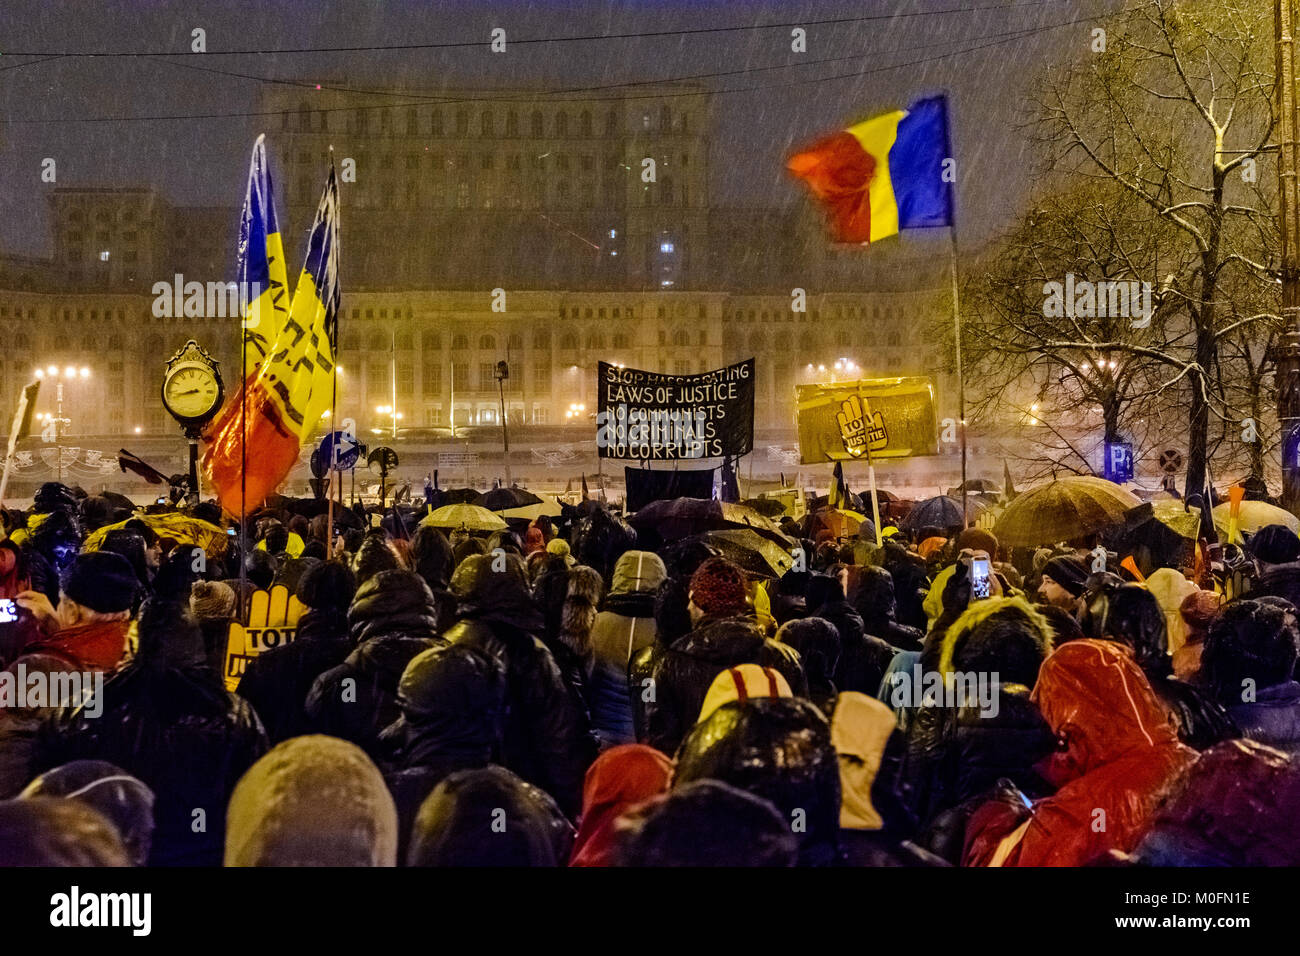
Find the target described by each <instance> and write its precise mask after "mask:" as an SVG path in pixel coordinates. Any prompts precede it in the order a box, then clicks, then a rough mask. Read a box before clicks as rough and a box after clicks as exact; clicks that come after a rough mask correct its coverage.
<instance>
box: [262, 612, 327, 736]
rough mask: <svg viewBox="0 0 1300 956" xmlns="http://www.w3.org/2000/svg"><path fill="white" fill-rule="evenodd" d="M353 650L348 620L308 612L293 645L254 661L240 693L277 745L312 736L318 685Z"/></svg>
mask: <svg viewBox="0 0 1300 956" xmlns="http://www.w3.org/2000/svg"><path fill="white" fill-rule="evenodd" d="M351 651H352V639H351V638H350V637H349V636H348V627H347V619H346V618H345V617H344V616H343V615H342V614H341V613H330V612H325V611H308V612H307V613H306V614H304V615H303V617H302V619H301V620H300V621H299V622H298V633H297V635H296V636H295V638H294V640H293V642H292V643H290V644H286V645H284V646H283V647H274V648H272V649H271V650H269V651H266V652H264V653H263V654H261V655H260V656H258V657H255V658H253V659H252V660H251V661H249V662H248V666H247V669H246V670H245V671H244V676H243V677H242V678H240V681H239V689H238V691H237V693H238V694H239V696H240V697H242V698H244V700H246V701H248V702H249V703H250V704H252V705H253V709H254V710H256V711H257V716H258V717H260V718H261V719H262V725H263V726H264V727H265V728H266V735H267V737H268V738H269V739H270V741H271V743H272V744H273V745H274V744H278V743H279V742H280V741H282V740H288V739H289V738H290V737H297V736H299V735H301V734H305V733H307V732H308V728H309V724H308V721H307V712H306V709H305V707H306V702H307V694H308V693H310V692H311V688H312V684H314V683H315V682H316V678H318V677H320V675H321V674H323V673H325V672H326V671H327V670H329V669H331V668H333V667H338V666H339V665H340V664H342V663H343V661H344V660H345V659H346V658H347V656H348V654H349V653H350V652H351Z"/></svg>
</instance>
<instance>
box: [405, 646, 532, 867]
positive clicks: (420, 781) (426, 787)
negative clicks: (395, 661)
mask: <svg viewBox="0 0 1300 956" xmlns="http://www.w3.org/2000/svg"><path fill="white" fill-rule="evenodd" d="M397 700H398V705H399V706H400V707H401V710H402V716H401V717H399V718H398V719H397V721H395V722H394V723H393V724H392V725H391V726H390V727H388V729H387V730H385V731H384V734H383V738H384V741H385V742H386V743H389V742H391V745H392V751H393V759H392V761H391V766H392V769H391V770H390V771H389V772H388V773H386V774H385V775H384V780H385V782H386V783H387V784H388V789H389V791H390V792H391V793H392V794H393V801H394V802H395V803H396V804H397V818H398V828H399V832H400V834H401V840H400V843H401V848H402V850H403V851H404V849H405V846H406V839H407V837H408V836H409V834H410V832H411V825H412V823H413V822H414V821H415V814H416V811H418V810H419V809H420V804H421V803H423V802H424V799H425V798H426V797H427V796H428V795H429V794H430V793H431V792H432V791H433V788H434V787H436V786H437V785H438V784H439V783H441V782H442V781H443V779H445V778H446V777H447V776H448V775H449V774H451V773H454V772H455V771H457V770H473V769H476V768H478V767H486V766H487V765H488V764H489V763H491V762H492V761H493V759H494V758H495V757H496V755H497V753H498V752H499V750H500V746H501V730H502V727H503V725H504V723H505V711H506V675H505V672H504V671H503V670H502V668H501V665H500V663H499V662H498V661H496V660H495V659H493V658H491V657H488V656H487V655H486V654H484V653H483V652H482V651H480V650H478V649H477V648H474V647H470V646H468V645H464V644H451V645H448V646H446V647H435V648H432V649H430V650H427V651H423V652H421V653H420V654H418V655H416V656H415V657H414V658H412V660H411V662H410V663H409V664H407V665H406V670H405V671H404V672H403V673H402V680H401V682H400V683H399V684H398V687H397ZM386 749H388V748H386Z"/></svg>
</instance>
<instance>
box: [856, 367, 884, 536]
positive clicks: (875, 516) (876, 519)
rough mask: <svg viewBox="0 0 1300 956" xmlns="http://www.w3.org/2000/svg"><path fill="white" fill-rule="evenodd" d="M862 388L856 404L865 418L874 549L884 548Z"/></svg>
mask: <svg viewBox="0 0 1300 956" xmlns="http://www.w3.org/2000/svg"><path fill="white" fill-rule="evenodd" d="M861 393H862V387H861V385H859V386H858V396H859V397H858V402H859V403H860V404H861V405H862V408H863V410H864V413H865V414H866V416H867V446H866V447H867V481H868V482H869V483H870V484H871V520H872V522H873V523H874V524H875V526H876V547H877V548H881V547H884V543H885V541H884V537H883V536H882V535H881V533H880V495H879V494H877V493H876V461H875V459H874V458H872V457H871V411H870V409H871V406H870V405H868V404H867V403H866V402H865V401H863V400H862V397H861Z"/></svg>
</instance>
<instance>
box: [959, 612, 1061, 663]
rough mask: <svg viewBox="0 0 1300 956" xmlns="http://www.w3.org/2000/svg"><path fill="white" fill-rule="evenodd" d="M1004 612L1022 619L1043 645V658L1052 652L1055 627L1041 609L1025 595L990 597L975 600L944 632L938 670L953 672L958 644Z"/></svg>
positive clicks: (1032, 636)
mask: <svg viewBox="0 0 1300 956" xmlns="http://www.w3.org/2000/svg"><path fill="white" fill-rule="evenodd" d="M1002 614H1007V615H1014V616H1015V617H1017V618H1019V619H1020V620H1021V621H1022V622H1023V624H1024V627H1025V631H1026V633H1027V634H1028V635H1029V636H1030V637H1031V638H1032V639H1033V640H1034V642H1035V643H1037V644H1038V645H1039V646H1040V648H1041V650H1042V656H1043V658H1046V657H1047V655H1048V654H1050V653H1051V651H1052V626H1051V624H1050V623H1049V622H1048V620H1047V618H1046V617H1045V616H1044V615H1043V613H1042V612H1041V611H1039V610H1038V609H1037V608H1036V607H1034V606H1033V605H1032V604H1030V603H1029V602H1028V601H1026V600H1025V599H1024V598H1023V597H1001V598H987V599H985V600H982V601H975V602H974V603H972V604H971V605H970V606H969V607H968V608H966V610H965V611H963V612H962V614H961V616H960V617H959V618H957V620H955V621H954V622H953V623H952V625H951V626H950V627H949V628H948V630H947V631H946V632H945V633H944V636H943V642H942V644H941V645H940V648H939V672H940V673H941V674H944V675H948V674H951V673H952V671H953V658H954V657H955V656H956V651H957V645H958V643H959V642H961V641H962V640H964V639H965V638H966V636H968V635H969V634H970V632H971V631H973V630H975V628H976V627H978V626H979V625H980V624H982V623H983V622H984V621H986V620H988V619H989V618H991V617H994V616H995V615H1002Z"/></svg>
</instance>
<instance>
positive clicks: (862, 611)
mask: <svg viewBox="0 0 1300 956" xmlns="http://www.w3.org/2000/svg"><path fill="white" fill-rule="evenodd" d="M848 601H849V604H850V605H852V607H853V609H854V610H855V611H856V612H857V613H858V616H859V617H860V618H862V627H863V631H864V632H865V633H866V634H867V635H869V636H871V637H875V638H879V639H880V640H882V641H884V642H885V643H887V644H889V645H891V646H893V647H896V648H898V649H899V650H903V651H919V650H920V649H921V641H922V639H923V638H924V637H925V635H924V634H922V633H921V632H920V631H919V630H917V629H916V628H914V627H908V626H907V625H906V624H900V623H898V621H897V620H895V615H896V614H897V612H898V602H897V599H896V597H895V594H894V576H893V575H892V574H891V573H890V572H889V571H887V570H885V569H884V568H877V567H872V566H870V565H868V566H864V567H858V566H854V567H851V568H850V569H849V580H848Z"/></svg>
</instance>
